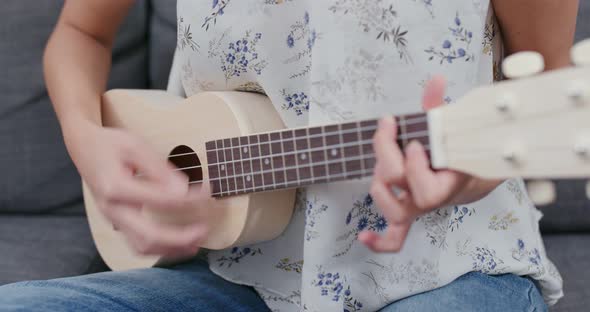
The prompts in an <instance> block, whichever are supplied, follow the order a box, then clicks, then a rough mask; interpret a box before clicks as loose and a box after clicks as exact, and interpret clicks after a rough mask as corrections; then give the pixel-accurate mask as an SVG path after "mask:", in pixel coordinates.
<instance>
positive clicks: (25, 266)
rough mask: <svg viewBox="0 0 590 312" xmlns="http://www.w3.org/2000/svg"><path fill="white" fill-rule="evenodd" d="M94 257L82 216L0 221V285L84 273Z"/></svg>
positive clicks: (17, 218)
mask: <svg viewBox="0 0 590 312" xmlns="http://www.w3.org/2000/svg"><path fill="white" fill-rule="evenodd" d="M97 258H98V254H97V252H96V250H95V248H94V244H93V243H92V238H91V236H90V231H89V229H88V223H87V221H86V218H85V217H83V216H49V215H44V216H41V215H39V216H34V215H27V216H9V215H3V216H2V217H1V218H0V285H1V284H6V283H9V282H15V281H22V280H29V279H47V278H56V277H61V276H72V275H79V274H84V273H86V272H88V271H89V268H91V266H92V265H93V263H94V262H95V261H97Z"/></svg>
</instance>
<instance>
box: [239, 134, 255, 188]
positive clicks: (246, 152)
mask: <svg viewBox="0 0 590 312" xmlns="http://www.w3.org/2000/svg"><path fill="white" fill-rule="evenodd" d="M248 143H249V140H248V137H240V147H241V150H240V154H241V155H242V156H241V163H242V172H243V173H244V174H243V177H242V178H243V179H244V186H245V188H246V189H250V188H252V186H253V182H252V157H250V145H249V144H248Z"/></svg>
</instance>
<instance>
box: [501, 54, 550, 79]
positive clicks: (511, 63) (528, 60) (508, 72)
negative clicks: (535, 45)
mask: <svg viewBox="0 0 590 312" xmlns="http://www.w3.org/2000/svg"><path fill="white" fill-rule="evenodd" d="M544 69H545V59H543V55H541V53H539V52H534V51H526V52H518V53H515V54H512V55H510V56H509V57H507V58H506V59H505V60H504V62H503V63H502V72H503V73H504V76H506V77H508V78H510V79H518V78H524V77H529V76H534V75H536V74H539V73H541V72H542V71H543V70H544Z"/></svg>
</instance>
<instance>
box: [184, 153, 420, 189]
mask: <svg viewBox="0 0 590 312" xmlns="http://www.w3.org/2000/svg"><path fill="white" fill-rule="evenodd" d="M424 150H425V151H430V148H429V147H425V148H424ZM373 156H375V154H365V155H362V157H348V158H339V159H333V160H328V161H324V162H320V163H309V164H308V165H304V166H301V165H299V166H291V167H283V168H273V169H269V170H264V169H263V170H261V171H256V172H250V173H242V174H237V175H236V174H234V175H231V176H224V177H219V178H216V179H209V182H212V181H217V180H223V179H232V178H233V179H236V178H242V177H247V176H253V175H263V174H265V173H271V172H276V171H286V170H292V169H301V168H312V167H314V166H318V165H329V164H332V163H341V162H348V161H353V160H361V161H364V160H368V159H374V157H373ZM244 161H249V160H244ZM195 167H201V166H195ZM371 170H372V169H371ZM179 171H184V170H183V169H180V170H179ZM369 171H370V170H369ZM353 173H354V172H353ZM353 173H350V172H349V173H347V174H349V175H351V174H353ZM203 181H205V180H194V181H190V182H189V183H188V184H189V185H190V184H197V183H202V182H203Z"/></svg>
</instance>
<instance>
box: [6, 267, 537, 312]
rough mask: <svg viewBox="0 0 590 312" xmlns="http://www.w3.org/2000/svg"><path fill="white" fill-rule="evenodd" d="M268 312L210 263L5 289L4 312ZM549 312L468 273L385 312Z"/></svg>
mask: <svg viewBox="0 0 590 312" xmlns="http://www.w3.org/2000/svg"><path fill="white" fill-rule="evenodd" d="M108 310H110V311H197V312H198V311H268V308H267V307H266V306H265V304H264V302H263V301H262V299H260V297H259V296H258V295H257V294H256V292H255V291H254V290H253V289H252V288H250V287H247V286H241V285H237V284H233V283H230V282H227V281H225V280H223V279H222V278H220V277H218V276H217V275H215V274H214V273H212V272H211V271H210V270H209V269H208V266H207V264H206V263H205V262H203V261H195V262H193V263H189V264H184V265H179V266H177V267H175V268H173V269H162V268H152V269H143V270H132V271H126V272H107V273H98V274H92V275H87V276H80V277H72V278H63V279H57V280H51V281H32V282H23V283H16V284H11V285H6V286H2V287H0V311H108ZM476 310H477V311H479V312H487V311H546V310H547V307H546V305H545V303H544V302H543V299H542V297H541V295H540V293H539V291H538V289H537V288H536V286H535V285H534V283H533V282H532V281H531V280H529V279H527V278H522V277H518V276H515V275H511V274H506V275H500V276H489V275H485V274H482V273H476V272H472V273H468V274H466V275H464V276H462V277H460V278H458V279H457V280H455V281H454V282H452V283H450V284H449V285H446V286H444V287H441V288H439V289H435V290H432V291H428V292H425V293H421V294H417V295H414V296H411V297H408V298H404V299H401V300H399V301H397V302H395V303H392V304H391V305H389V306H387V307H386V308H384V309H383V310H382V312H397V311H476Z"/></svg>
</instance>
